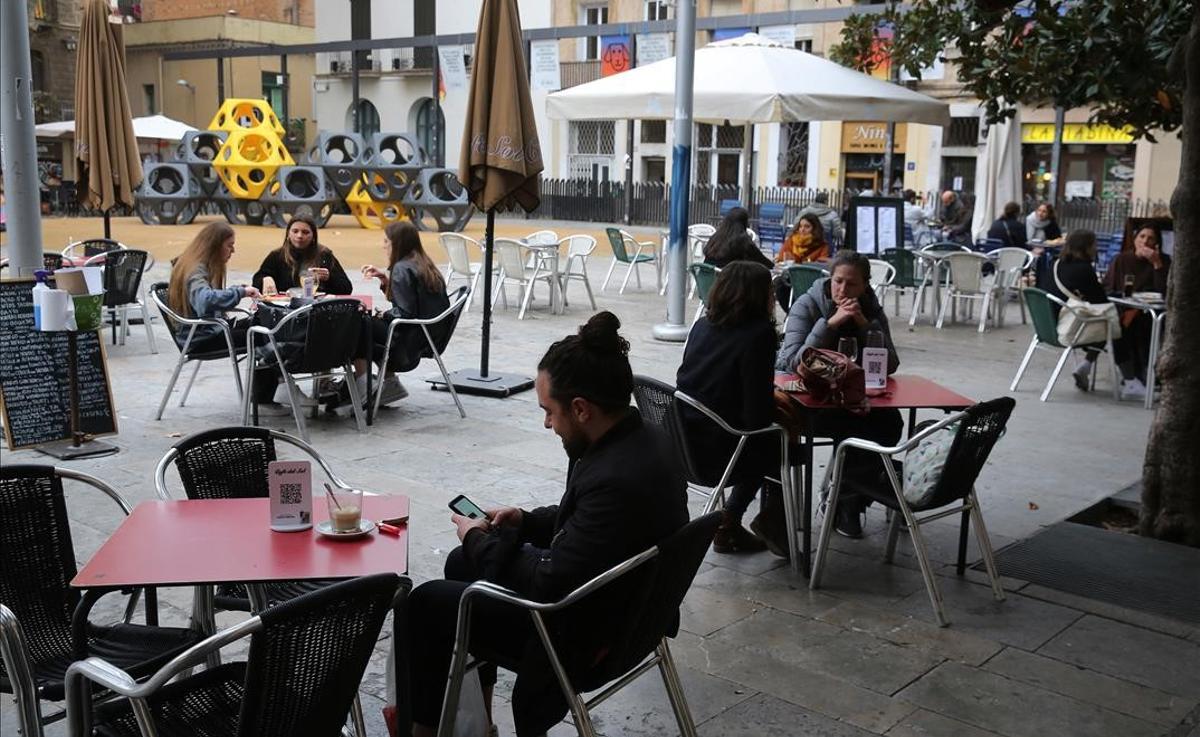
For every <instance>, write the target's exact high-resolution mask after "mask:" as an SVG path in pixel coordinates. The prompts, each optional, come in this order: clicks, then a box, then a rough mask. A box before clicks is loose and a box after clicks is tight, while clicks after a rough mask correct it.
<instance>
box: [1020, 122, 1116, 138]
mask: <svg viewBox="0 0 1200 737" xmlns="http://www.w3.org/2000/svg"><path fill="white" fill-rule="evenodd" d="M1062 142H1063V143H1133V134H1132V133H1131V132H1130V130H1129V129H1128V128H1125V129H1121V128H1114V127H1112V126H1111V125H1101V124H1099V123H1095V124H1090V123H1067V124H1066V125H1064V126H1063V137H1062ZM1021 143H1054V124H1053V123H1022V124H1021Z"/></svg>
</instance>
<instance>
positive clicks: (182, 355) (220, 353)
mask: <svg viewBox="0 0 1200 737" xmlns="http://www.w3.org/2000/svg"><path fill="white" fill-rule="evenodd" d="M150 299H152V300H153V301H154V304H155V305H156V306H157V307H158V311H159V313H160V314H161V315H162V318H163V322H164V323H166V326H167V329H168V330H170V331H171V339H172V341H173V342H174V343H175V347H176V348H178V349H179V360H178V361H176V362H175V371H174V372H172V373H171V380H170V381H168V382H167V388H166V390H165V391H163V396H162V401H161V402H159V404H158V413H157V414H155V415H154V419H156V420H161V419H162V416H163V410H165V409H166V408H167V400H168V399H170V398H171V390H172V389H174V388H175V382H176V381H178V380H179V372H180V371H181V370H183V367H184V364H186V363H188V362H189V361H194V362H195V363H196V367H195V369H193V371H192V375H191V376H190V377H189V378H188V383H187V386H186V387H184V389H183V395H182V396H180V397H179V406H180V407H182V406H183V405H184V403H185V402H187V398H188V394H189V393H191V391H192V384H193V383H194V382H195V381H196V374H198V373H200V364H202V363H204V362H205V361H223V360H226V359H228V360H229V363H230V365H231V366H233V381H234V384H235V385H236V386H237V392H238V401H239V402H241V401H242V374H241V372H240V371H238V361H239V360H241V358H242V357H243V356H245V355H246V346H245V345H244V344H242V345H235V344H234V340H233V332H232V331H231V330H230V329H229V321H228V320H226V319H224V318H221V317H184V316H183V315H180V314H179V313H177V312H175V311H174V310H172V309H171V307H170V304H169V300H168V298H167V282H158V283H156V284H154V285H153V286H151V287H150ZM203 325H209V326H212V327H215V328H217V329H218V330H220V332H221V334H222V335H224V336H225V348H222V349H218V350H211V351H196V350H194V349H192V347H191V345H192V342H193V341H194V340H196V339H197V338H196V329H197V328H199V327H200V326H203ZM182 326H187V328H188V332H187V337H185V338H180V337H179V329H180V327H182Z"/></svg>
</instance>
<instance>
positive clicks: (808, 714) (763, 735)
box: [662, 694, 874, 737]
mask: <svg viewBox="0 0 1200 737" xmlns="http://www.w3.org/2000/svg"><path fill="white" fill-rule="evenodd" d="M699 731H700V734H701V735H706V736H709V735H711V737H792V736H793V735H805V737H868V735H871V734H874V733H873V732H868V731H866V730H864V729H860V728H858V727H855V726H854V725H852V724H847V723H845V722H839V721H837V720H835V719H830V718H829V717H826V716H823V715H821V714H818V713H816V712H814V711H811V710H809V709H805V708H802V707H799V706H796V705H794V704H790V703H788V702H786V701H783V700H781V699H777V698H775V697H773V696H768V695H766V694H760V695H758V696H754V697H753V698H749V699H746V700H745V701H743V702H742V703H740V704H738V705H737V706H735V707H733V708H732V709H728V710H726V711H724V712H722V713H721V714H719V715H717V716H716V717H714V718H713V719H710V720H709V721H707V722H705V723H704V724H702V725H701V726H700V730H699ZM662 734H670V733H669V732H663V733H662Z"/></svg>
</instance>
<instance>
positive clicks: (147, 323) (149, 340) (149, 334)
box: [142, 304, 158, 353]
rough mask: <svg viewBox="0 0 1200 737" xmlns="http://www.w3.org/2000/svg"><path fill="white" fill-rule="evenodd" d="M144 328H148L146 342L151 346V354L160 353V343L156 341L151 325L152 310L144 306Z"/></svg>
mask: <svg viewBox="0 0 1200 737" xmlns="http://www.w3.org/2000/svg"><path fill="white" fill-rule="evenodd" d="M142 327H144V328H146V342H147V343H149V344H150V352H151V353H158V343H156V342H155V341H154V328H153V327H151V325H150V310H148V309H146V305H145V304H142Z"/></svg>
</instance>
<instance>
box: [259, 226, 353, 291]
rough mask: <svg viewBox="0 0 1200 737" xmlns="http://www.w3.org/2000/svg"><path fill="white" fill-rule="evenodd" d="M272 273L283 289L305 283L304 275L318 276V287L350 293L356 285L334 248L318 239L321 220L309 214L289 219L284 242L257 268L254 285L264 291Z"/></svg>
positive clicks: (279, 286)
mask: <svg viewBox="0 0 1200 737" xmlns="http://www.w3.org/2000/svg"><path fill="white" fill-rule="evenodd" d="M268 276H269V277H271V279H272V281H274V282H275V289H276V290H278V291H280V292H286V291H287V290H289V289H292V288H294V287H299V286H302V285H301V283H300V279H301V277H304V276H311V277H312V278H314V279H316V280H317V283H316V289H315V290H314V291H318V292H325V293H327V294H350V291H351V288H352V287H351V285H350V277H348V276H346V271H345V269H343V268H342V265H341V264H339V263H338V260H337V257H335V256H334V255H333V251H331V250H329V249H328V248H326V247H325V246H322V245H321V244H320V243H318V242H317V224H316V223H315V222H314V221H313V219H312V218H310V217H308V216H307V215H297V216H295V217H293V218H292V220H291V222H289V223H288V226H287V233H286V234H285V235H284V237H283V245H281V246H280V247H279V248H276V249H275V250H274V251H271V252H270V253H268V254H267V257H266V258H264V259H263V262H262V264H261V265H260V266H259V267H258V271H257V272H255V274H254V278H253V283H254V288H255V289H258V290H259V291H263V278H264V277H268Z"/></svg>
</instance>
